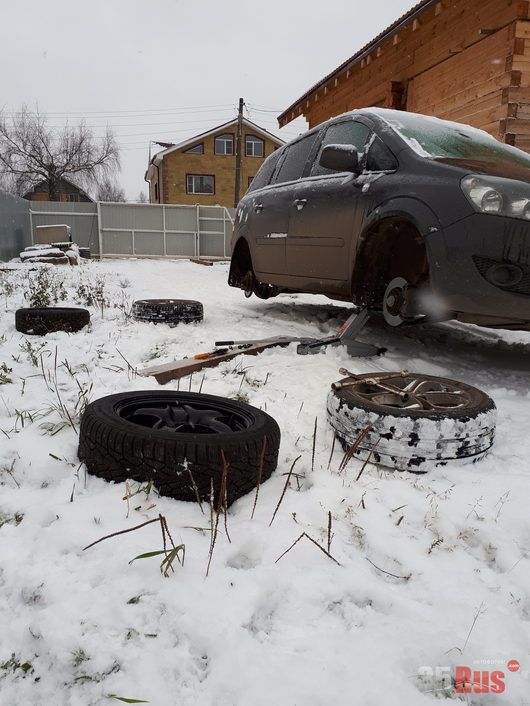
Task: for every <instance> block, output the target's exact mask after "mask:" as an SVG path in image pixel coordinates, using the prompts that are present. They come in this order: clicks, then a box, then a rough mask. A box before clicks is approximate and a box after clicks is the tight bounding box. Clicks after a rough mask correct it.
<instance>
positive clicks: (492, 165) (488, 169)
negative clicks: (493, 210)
mask: <svg viewBox="0 0 530 706" xmlns="http://www.w3.org/2000/svg"><path fill="white" fill-rule="evenodd" d="M435 161H436V162H441V163H443V164H448V165H450V166H452V167H460V168H461V169H464V170H466V171H468V172H473V173H474V174H487V175H488V176H497V177H503V178H504V179H517V180H518V181H527V182H529V183H530V169H525V168H524V167H521V166H519V165H512V164H507V163H506V162H482V161H478V160H475V159H453V158H449V157H436V158H435Z"/></svg>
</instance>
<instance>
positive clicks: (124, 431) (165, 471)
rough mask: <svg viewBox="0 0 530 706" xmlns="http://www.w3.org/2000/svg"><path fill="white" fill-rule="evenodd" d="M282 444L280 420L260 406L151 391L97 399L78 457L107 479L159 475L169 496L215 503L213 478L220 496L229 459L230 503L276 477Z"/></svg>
mask: <svg viewBox="0 0 530 706" xmlns="http://www.w3.org/2000/svg"><path fill="white" fill-rule="evenodd" d="M279 446H280V429H279V427H278V424H277V423H276V421H275V420H274V419H273V418H272V417H270V416H269V415H268V414H266V413H265V412H263V411H261V410H259V409H256V408H255V407H251V406H250V405H247V404H243V403H241V402H236V401H235V400H230V399H226V398H223V397H217V396H214V395H204V394H199V393H195V392H175V391H170V390H168V391H162V392H160V391H158V390H149V391H138V392H125V393H119V394H115V395H109V396H107V397H102V398H101V399H99V400H96V401H95V402H92V403H91V404H89V405H88V406H87V408H86V409H85V412H84V414H83V417H82V419H81V425H80V431H79V451H78V455H79V459H80V460H81V461H83V462H84V463H85V464H86V467H87V470H88V472H89V473H91V474H93V475H96V476H99V477H100V478H104V479H105V480H109V481H116V482H123V481H125V480H127V479H128V478H131V479H133V480H135V481H138V482H148V481H153V483H154V485H155V487H156V488H157V489H158V491H159V493H160V494H161V495H166V496H169V497H172V498H176V499H177V500H185V501H191V502H196V501H197V497H199V498H200V500H201V501H205V502H207V503H208V502H209V500H210V489H211V483H212V481H213V487H214V496H215V502H216V503H217V502H218V500H219V492H220V488H221V481H222V476H223V469H224V460H225V461H226V464H227V484H226V501H227V505H230V504H231V503H233V502H234V501H235V500H237V499H238V498H239V497H241V496H242V495H245V494H246V493H248V492H250V491H251V490H252V489H253V488H255V487H256V485H257V484H258V483H260V484H261V483H263V481H265V480H267V479H268V478H269V477H270V475H271V474H272V472H273V471H274V470H275V468H276V465H277V463H278V450H279ZM223 459H224V460H223ZM194 484H195V487H194Z"/></svg>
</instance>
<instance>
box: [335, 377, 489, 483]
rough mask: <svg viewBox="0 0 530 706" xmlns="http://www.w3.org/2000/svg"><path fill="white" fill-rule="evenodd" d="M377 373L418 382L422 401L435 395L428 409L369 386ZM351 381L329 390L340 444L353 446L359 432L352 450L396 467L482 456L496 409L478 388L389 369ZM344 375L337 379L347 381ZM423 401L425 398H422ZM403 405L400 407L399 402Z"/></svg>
mask: <svg viewBox="0 0 530 706" xmlns="http://www.w3.org/2000/svg"><path fill="white" fill-rule="evenodd" d="M378 376H380V377H381V378H382V380H381V382H384V384H386V385H387V386H391V387H394V386H397V387H398V389H399V390H401V391H406V390H407V387H409V389H412V388H413V387H414V385H416V387H418V386H421V385H422V386H423V392H421V393H418V392H417V391H416V392H413V393H412V397H414V395H416V398H418V397H420V404H421V403H422V401H421V395H424V396H425V398H426V399H427V400H429V395H430V399H431V401H432V400H435V401H436V400H438V403H435V404H434V407H433V408H432V409H425V408H414V404H415V401H414V399H411V398H409V400H408V401H406V402H404V401H403V398H399V397H397V398H396V395H394V394H393V393H392V392H390V393H389V392H388V391H387V390H385V389H384V388H378V387H377V386H373V385H371V383H370V382H369V381H368V379H373V378H376V379H377V377H378ZM355 380H356V381H358V382H357V383H355V384H354V385H352V386H346V387H342V388H340V389H336V390H333V389H332V390H331V392H330V393H329V395H328V400H327V412H328V419H329V421H330V424H331V426H332V427H333V428H334V429H335V431H336V434H337V437H338V439H339V440H340V442H341V443H342V446H343V447H344V448H345V449H350V448H352V447H353V446H354V445H355V443H356V442H357V440H358V439H359V437H360V436H361V434H362V433H363V432H364V431H365V430H366V429H368V428H369V427H371V428H370V430H369V431H368V432H367V434H366V436H364V438H363V439H362V441H361V443H360V444H359V445H358V446H357V447H356V448H355V451H354V455H355V456H356V457H357V458H360V459H363V460H366V459H367V458H370V459H371V460H373V461H374V462H375V463H379V464H381V465H382V466H386V467H388V468H392V469H395V470H400V471H414V472H419V473H424V472H427V471H429V470H431V469H432V468H434V467H436V466H439V465H445V464H447V463H448V462H451V463H453V462H459V463H465V462H468V463H469V462H475V461H478V460H479V459H481V458H483V457H484V455H485V454H486V453H487V451H488V450H489V449H490V448H491V446H492V444H493V441H494V438H495V428H496V419H497V411H496V407H495V403H494V401H493V400H492V399H491V398H490V397H489V396H488V395H487V394H486V393H485V392H482V390H479V389H478V388H476V387H472V386H471V385H467V384H465V383H461V382H456V381H455V380H448V379H446V378H440V377H434V376H430V375H414V374H410V373H409V374H408V377H406V376H402V375H401V374H400V373H396V374H395V377H394V378H391V379H389V378H388V373H368V374H366V375H358V376H356V378H355ZM351 381H352V378H344V380H341V381H340V383H339V385H340V384H341V383H350V382H351ZM423 403H424V404H425V400H423ZM401 405H403V406H401Z"/></svg>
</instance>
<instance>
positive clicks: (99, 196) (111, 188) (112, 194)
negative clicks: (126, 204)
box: [96, 178, 125, 201]
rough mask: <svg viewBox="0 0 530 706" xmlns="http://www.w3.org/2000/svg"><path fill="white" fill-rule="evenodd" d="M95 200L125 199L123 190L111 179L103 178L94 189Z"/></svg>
mask: <svg viewBox="0 0 530 706" xmlns="http://www.w3.org/2000/svg"><path fill="white" fill-rule="evenodd" d="M96 201H125V191H124V190H123V189H122V188H121V186H118V185H117V184H115V183H114V182H113V181H112V180H111V179H109V178H107V179H103V181H102V182H101V183H100V184H99V185H98V188H97V191H96Z"/></svg>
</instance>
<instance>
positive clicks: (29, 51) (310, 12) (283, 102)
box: [0, 0, 414, 199]
mask: <svg viewBox="0 0 530 706" xmlns="http://www.w3.org/2000/svg"><path fill="white" fill-rule="evenodd" d="M413 4H414V0H371V2H368V3H366V2H361V0H327V1H326V2H313V3H311V2H310V3H307V1H306V0H268V1H267V2H259V3H258V2H255V1H254V0H246V1H245V0H203V2H198V1H197V0H195V1H191V0H150V1H149V0H88V1H86V0H85V2H80V0H24V2H15V1H14V0H3V2H2V9H1V22H0V59H1V63H0V66H2V81H1V86H2V91H1V97H0V100H1V101H2V103H1V104H0V107H2V108H3V109H4V110H5V111H16V110H17V109H18V108H19V107H20V106H21V105H22V104H23V103H26V104H28V105H29V106H30V107H34V106H35V105H38V107H39V110H40V112H41V113H46V114H48V115H49V123H50V125H61V124H63V123H64V121H65V120H69V121H70V122H71V123H75V122H77V121H78V120H79V119H81V118H84V119H85V121H86V122H87V124H88V125H91V126H94V131H95V132H96V133H98V132H99V133H101V129H103V130H104V126H105V125H107V124H108V125H110V126H111V127H112V128H113V130H114V131H115V133H116V135H117V137H118V140H119V143H120V145H121V148H122V172H121V174H120V176H119V178H118V181H119V183H120V185H121V186H123V187H124V188H125V190H126V194H127V197H128V198H130V199H135V198H136V197H137V196H138V194H139V192H140V191H144V192H147V184H146V183H145V182H144V173H145V170H146V167H147V162H148V157H149V141H150V140H165V141H168V142H180V141H182V140H185V139H187V138H189V137H192V136H193V135H195V134H198V133H200V132H204V131H206V130H209V129H210V128H212V127H215V126H216V125H219V124H221V123H223V122H226V121H227V120H230V119H231V118H232V117H235V115H236V112H237V102H238V99H239V97H240V96H241V97H243V98H244V99H245V102H246V104H247V110H248V112H247V117H249V118H250V119H251V120H253V121H254V122H256V123H258V124H260V125H261V126H262V127H264V128H266V129H268V130H271V131H274V132H275V133H276V134H278V135H280V136H281V137H282V138H283V139H284V140H288V139H291V138H292V137H294V136H295V135H296V134H298V133H299V132H300V130H301V129H303V127H304V122H303V121H298V122H297V124H295V123H291V124H290V125H288V126H286V127H285V128H284V129H282V130H281V131H278V129H277V121H276V117H277V115H278V114H279V113H280V112H282V111H283V110H284V109H285V108H287V107H288V106H289V105H290V104H291V103H292V102H294V101H295V100H296V99H297V98H299V97H300V96H301V95H302V94H303V93H304V92H305V91H306V90H307V89H308V88H310V87H311V86H312V85H313V84H315V83H317V82H318V81H319V80H320V79H321V78H323V77H324V76H325V75H326V74H327V73H329V72H330V71H332V70H333V69H334V68H336V67H337V66H338V65H339V64H340V63H342V62H343V61H344V60H345V59H347V58H348V57H350V56H351V55H352V54H354V53H355V52H356V51H357V50H358V49H360V48H361V47H362V46H363V45H364V44H366V43H367V42H369V41H370V40H371V39H373V38H374V37H375V36H376V35H377V34H379V33H380V32H381V31H382V30H383V29H385V28H386V27H388V25H390V24H391V23H392V22H394V21H395V20H396V19H397V18H398V17H400V16H401V15H402V14H404V13H405V12H407V11H408V10H409V9H410V8H411V7H412V5H413Z"/></svg>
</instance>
